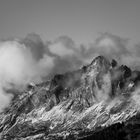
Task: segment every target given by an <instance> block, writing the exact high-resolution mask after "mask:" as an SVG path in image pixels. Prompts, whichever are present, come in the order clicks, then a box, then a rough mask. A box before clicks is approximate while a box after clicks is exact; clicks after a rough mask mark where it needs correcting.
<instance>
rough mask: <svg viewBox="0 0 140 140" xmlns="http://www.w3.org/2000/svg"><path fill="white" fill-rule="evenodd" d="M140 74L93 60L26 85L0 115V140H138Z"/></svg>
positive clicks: (103, 61) (102, 60) (124, 67)
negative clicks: (76, 68) (74, 69)
mask: <svg viewBox="0 0 140 140" xmlns="http://www.w3.org/2000/svg"><path fill="white" fill-rule="evenodd" d="M139 82H140V72H139V71H132V70H131V69H130V68H128V67H127V66H124V65H121V66H119V65H118V64H117V62H116V61H115V60H110V61H109V60H107V59H106V58H104V57H103V56H98V57H96V58H95V59H94V60H93V61H92V62H91V63H90V64H89V65H87V66H83V67H82V68H81V69H79V70H77V71H73V72H67V73H65V74H63V75H60V74H57V75H55V76H54V77H53V78H52V79H49V80H48V81H46V82H43V83H40V84H38V85H34V84H29V85H28V87H27V88H26V89H25V90H24V91H23V92H22V93H19V94H18V96H16V97H15V98H14V99H13V100H12V102H11V104H10V105H9V107H8V108H6V109H5V110H4V111H3V112H2V113H1V114H0V139H1V140H63V139H67V140H76V139H77V140H78V139H79V140H85V139H88V140H89V139H95V140H123V139H125V140H131V139H134V140H139V139H140V123H139V122H140V115H139V112H140V103H139V102H140V95H139V94H140V89H139Z"/></svg>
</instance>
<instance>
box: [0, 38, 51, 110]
mask: <svg viewBox="0 0 140 140" xmlns="http://www.w3.org/2000/svg"><path fill="white" fill-rule="evenodd" d="M33 55H34V52H33V53H32V52H31V50H30V49H29V48H28V47H26V46H25V45H24V44H20V43H19V42H18V41H6V42H0V100H1V101H0V110H1V108H3V107H4V106H7V104H8V103H9V102H10V99H11V95H9V94H6V93H5V92H6V90H8V89H13V88H16V89H22V88H24V87H25V86H26V85H27V84H28V83H30V82H35V83H38V82H41V80H42V77H44V76H46V75H47V74H48V73H49V71H50V70H51V68H52V67H53V58H50V57H49V56H47V55H43V56H42V58H41V59H39V60H36V59H35V58H34V56H33Z"/></svg>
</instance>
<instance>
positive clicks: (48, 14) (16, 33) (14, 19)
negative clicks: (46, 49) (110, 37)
mask: <svg viewBox="0 0 140 140" xmlns="http://www.w3.org/2000/svg"><path fill="white" fill-rule="evenodd" d="M32 32H35V33H37V34H39V35H41V37H42V38H43V39H45V40H53V39H55V38H57V37H58V36H61V35H68V36H69V37H71V38H72V39H73V40H74V41H76V42H77V43H87V42H92V40H94V39H95V38H96V37H97V36H98V35H99V33H100V32H110V33H112V34H115V35H119V36H121V37H124V38H130V39H132V40H133V41H136V42H137V43H138V42H140V41H139V40H140V0H0V38H1V39H6V38H11V37H25V36H26V35H27V34H28V33H32Z"/></svg>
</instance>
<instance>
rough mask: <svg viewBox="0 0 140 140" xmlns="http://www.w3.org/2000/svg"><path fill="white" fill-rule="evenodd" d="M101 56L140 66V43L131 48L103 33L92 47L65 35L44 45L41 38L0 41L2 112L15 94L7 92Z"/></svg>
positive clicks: (28, 37)
mask: <svg viewBox="0 0 140 140" xmlns="http://www.w3.org/2000/svg"><path fill="white" fill-rule="evenodd" d="M97 55H104V56H106V57H107V58H108V59H112V58H115V59H117V60H118V61H119V63H120V64H125V65H128V66H131V67H132V68H138V69H139V67H140V44H137V45H134V46H130V45H129V40H128V39H124V38H121V37H119V36H116V35H113V34H110V33H103V34H101V35H100V36H99V38H97V39H96V40H95V41H94V42H93V43H90V44H89V45H84V44H81V45H77V44H76V43H75V42H74V41H73V40H72V39H71V38H69V37H67V36H61V37H58V38H57V39H55V40H54V41H46V42H43V41H42V39H41V38H40V36H39V35H37V34H34V33H32V34H29V35H27V36H26V37H25V38H23V39H17V40H12V41H11V40H7V41H1V42H0V110H2V109H3V108H4V107H6V106H7V105H8V104H9V102H10V100H11V98H12V96H13V95H12V94H7V93H6V90H7V89H12V88H14V89H18V90H19V89H22V88H24V87H25V86H26V84H28V83H30V82H34V83H39V82H41V81H42V80H43V79H44V78H45V77H47V76H48V75H53V74H55V73H64V72H67V71H72V70H75V69H77V68H79V67H80V66H81V65H85V64H87V63H90V61H91V60H92V59H93V58H94V57H96V56H97Z"/></svg>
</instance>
